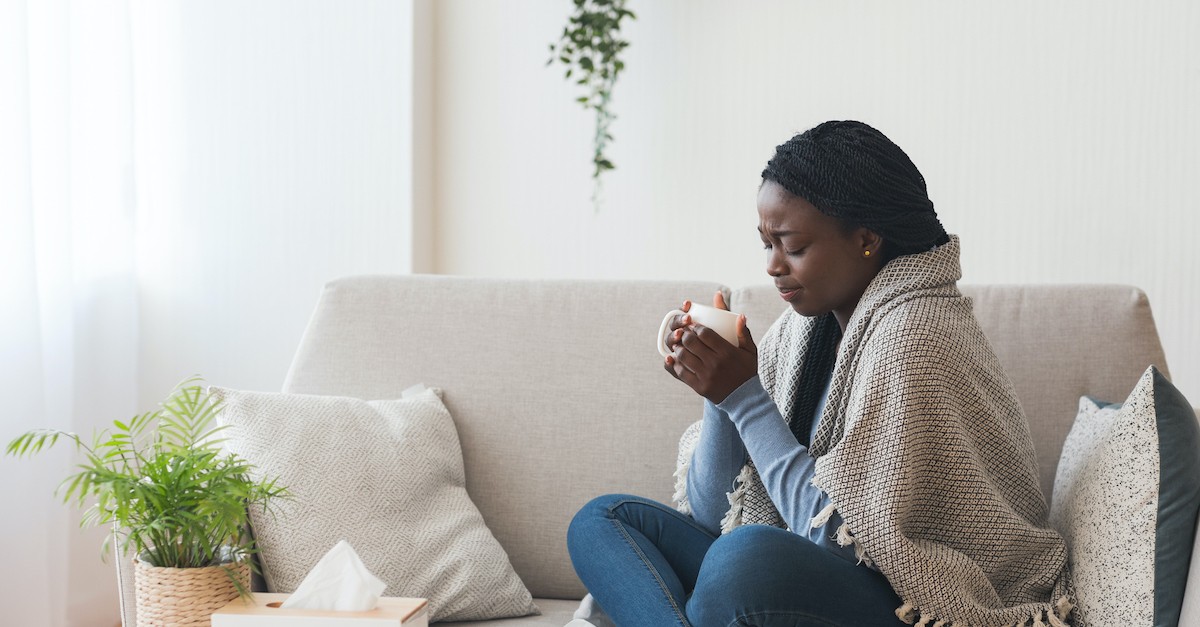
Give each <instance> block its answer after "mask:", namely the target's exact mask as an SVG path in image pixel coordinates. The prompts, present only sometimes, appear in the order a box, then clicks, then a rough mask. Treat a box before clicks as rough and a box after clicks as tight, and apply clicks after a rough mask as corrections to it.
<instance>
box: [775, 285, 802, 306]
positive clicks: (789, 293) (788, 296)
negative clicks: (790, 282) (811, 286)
mask: <svg viewBox="0 0 1200 627" xmlns="http://www.w3.org/2000/svg"><path fill="white" fill-rule="evenodd" d="M799 293H800V288H798V287H797V288H796V289H792V290H785V289H782V288H780V290H779V296H780V298H783V300H786V301H788V302H789V303H790V302H792V299H794V298H796V295H798V294H799Z"/></svg>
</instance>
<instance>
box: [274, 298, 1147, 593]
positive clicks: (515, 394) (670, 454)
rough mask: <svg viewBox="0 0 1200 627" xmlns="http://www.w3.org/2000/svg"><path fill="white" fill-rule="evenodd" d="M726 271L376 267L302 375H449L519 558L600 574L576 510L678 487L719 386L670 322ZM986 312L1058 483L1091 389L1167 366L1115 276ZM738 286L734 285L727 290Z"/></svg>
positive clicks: (1117, 393)
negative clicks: (673, 367) (675, 275)
mask: <svg viewBox="0 0 1200 627" xmlns="http://www.w3.org/2000/svg"><path fill="white" fill-rule="evenodd" d="M718 289H722V290H723V289H724V288H722V287H721V286H720V285H718V284H715V283H703V282H683V281H672V282H650V281H522V280H495V279H473V278H461V277H442V276H437V277H434V276H420V275H417V276H366V277H352V278H347V279H341V280H337V281H333V282H331V283H329V284H328V285H327V286H326V287H325V290H324V293H323V294H322V296H321V300H320V303H319V304H318V306H317V309H316V311H315V312H314V314H313V317H312V320H311V322H310V324H309V327H308V330H307V331H306V333H305V336H304V339H303V340H302V342H301V344H300V348H299V350H298V352H297V354H296V358H295V360H294V362H293V364H292V368H291V371H290V373H289V375H288V379H287V382H286V384H285V386H284V391H285V392H294V393H306V394H337V395H346V396H354V397H359V398H363V399H368V400H371V399H383V398H395V397H398V396H399V395H400V393H401V392H402V391H403V390H405V389H406V388H408V387H409V386H411V385H413V384H415V383H418V382H419V383H425V384H427V385H430V386H434V387H439V388H441V389H442V390H443V398H444V400H445V403H446V406H447V408H448V409H449V410H450V412H451V414H452V415H453V416H454V420H455V424H456V425H457V427H458V432H459V437H460V439H461V441H462V448H463V457H464V463H465V466H466V472H467V490H468V492H469V493H470V495H471V498H472V499H473V500H474V502H475V503H476V505H478V507H479V509H480V511H481V512H482V514H483V516H484V518H485V520H486V521H487V523H488V525H489V527H490V528H491V530H492V532H493V533H494V534H495V535H496V538H497V539H498V540H499V541H500V543H501V544H502V545H503V546H504V548H505V550H506V551H507V552H508V554H509V557H510V558H511V560H512V563H513V566H514V568H515V569H516V571H517V573H518V574H519V575H520V576H521V578H522V579H523V580H524V581H525V583H526V585H527V586H528V587H529V589H530V591H531V592H532V593H533V594H534V596H537V597H544V598H579V597H581V596H582V595H583V593H584V590H583V587H582V585H581V584H580V583H579V580H578V579H577V578H576V576H575V574H574V571H573V569H572V567H571V562H570V558H569V557H568V555H567V550H566V528H567V525H568V524H569V522H570V520H571V517H572V516H573V515H574V514H575V512H576V511H577V510H578V509H579V507H580V506H582V505H583V504H584V503H586V502H587V501H588V500H589V499H591V498H592V497H594V496H597V495H600V494H606V493H612V492H624V493H633V494H638V495H642V496H646V497H649V498H653V499H657V500H660V501H663V502H669V500H670V498H671V493H672V491H673V479H672V473H673V472H674V469H675V468H674V466H675V458H676V444H677V441H678V438H679V435H680V434H681V433H682V432H683V430H684V429H685V428H686V427H687V425H688V424H690V423H692V422H694V421H695V420H698V419H699V417H700V413H701V407H702V405H701V401H700V400H699V398H698V397H697V396H696V395H695V394H693V393H692V392H691V391H690V390H689V389H688V388H686V386H684V385H682V384H680V383H678V382H676V381H675V380H674V379H672V378H671V377H670V376H669V375H668V374H667V373H665V372H664V371H663V369H662V361H661V358H660V357H659V355H658V353H657V352H656V350H655V349H654V346H653V336H654V334H655V332H656V331H657V330H658V326H659V322H660V321H661V320H662V316H663V315H664V314H665V313H666V312H667V311H668V310H670V309H673V308H675V307H678V306H679V305H680V304H681V303H682V302H683V300H684V299H693V300H695V301H697V302H702V303H708V302H709V300H710V299H711V297H712V294H713V292H714V291H716V290H718ZM964 292H966V293H967V294H968V295H970V296H971V297H973V298H974V299H975V304H976V315H977V317H978V318H979V319H980V322H981V323H982V325H983V329H984V332H985V333H986V334H987V335H988V337H989V338H990V339H991V340H992V342H993V344H995V345H996V349H997V353H998V354H999V356H1000V360H1001V362H1002V363H1003V365H1004V366H1005V368H1006V369H1007V370H1008V371H1009V373H1010V375H1011V376H1012V378H1013V382H1014V385H1015V386H1016V389H1017V393H1018V395H1019V396H1020V398H1021V401H1022V404H1023V405H1024V408H1025V410H1026V412H1027V414H1028V415H1029V417H1030V420H1031V423H1032V430H1033V434H1034V439H1035V441H1036V442H1035V443H1036V445H1037V448H1038V454H1039V460H1040V462H1041V471H1042V485H1043V489H1044V490H1045V491H1046V492H1047V494H1048V493H1049V487H1050V485H1052V483H1053V478H1054V469H1055V467H1056V465H1057V461H1058V453H1059V451H1060V449H1061V447H1062V441H1063V439H1064V437H1065V435H1066V432H1067V430H1068V429H1069V428H1070V424H1071V421H1072V419H1073V418H1074V415H1075V409H1076V406H1077V403H1078V398H1079V396H1080V395H1082V394H1090V395H1093V396H1099V397H1103V398H1107V399H1111V400H1117V401H1119V400H1123V399H1124V398H1125V395H1127V394H1128V393H1129V391H1130V390H1131V389H1132V387H1133V385H1134V383H1135V382H1136V381H1137V378H1138V375H1140V374H1141V372H1142V371H1143V370H1145V368H1146V367H1147V366H1148V365H1149V364H1151V363H1153V364H1157V365H1159V367H1160V369H1165V364H1164V363H1163V358H1162V348H1161V346H1160V345H1159V341H1158V336H1157V333H1156V331H1155V329H1154V322H1153V319H1152V317H1151V315H1150V310H1149V305H1148V304H1147V302H1146V298H1145V296H1144V295H1143V294H1142V293H1141V292H1139V291H1138V290H1136V289H1134V288H1128V287H1115V286H975V287H967V288H964ZM727 294H728V292H727ZM729 296H730V298H731V304H732V305H733V308H734V310H736V311H741V312H744V313H746V315H747V318H748V320H749V322H750V329H751V332H752V333H754V334H755V337H761V335H762V333H763V332H764V331H765V330H766V329H767V327H769V326H770V324H771V323H772V322H773V321H774V320H775V318H777V317H778V315H779V314H780V313H781V312H782V311H783V309H784V307H785V306H786V304H785V303H783V302H782V301H781V300H780V299H779V296H778V294H777V293H776V291H775V290H774V289H773V288H772V287H770V286H758V287H750V288H745V289H739V290H735V291H733V293H732V294H729Z"/></svg>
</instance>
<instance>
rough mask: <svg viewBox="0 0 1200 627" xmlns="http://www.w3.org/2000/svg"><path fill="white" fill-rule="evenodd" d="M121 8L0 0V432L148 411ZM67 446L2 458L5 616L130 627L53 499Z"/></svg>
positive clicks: (126, 39)
mask: <svg viewBox="0 0 1200 627" xmlns="http://www.w3.org/2000/svg"><path fill="white" fill-rule="evenodd" d="M130 48H131V46H130V34H129V12H128V5H127V3H126V2H124V1H120V0H118V1H113V2H101V3H96V2H84V1H77V2H71V1H70V0H0V278H2V281H3V283H2V285H0V381H3V385H4V389H5V392H6V393H5V394H4V402H5V408H4V411H2V412H0V440H3V443H4V444H7V442H8V441H10V440H11V439H12V438H13V437H15V436H16V435H18V434H19V433H22V432H24V431H26V430H28V429H32V428H38V427H57V428H65V429H70V430H72V431H76V432H78V433H81V434H84V435H90V434H91V433H92V431H93V430H94V429H96V428H98V427H103V426H105V425H107V424H109V423H111V421H112V419H114V418H126V417H128V416H130V415H132V414H134V413H135V412H136V410H137V407H136V406H135V405H136V398H137V395H136V393H137V318H138V293H137V282H136V271H135V266H134V260H135V259H136V255H135V252H136V251H135V250H134V243H135V240H134V227H135V218H136V213H135V207H134V201H133V198H134V194H133V191H132V190H133V174H132V173H133V172H134V167H133V165H134V161H133V150H132V146H133V141H132V137H133V132H134V128H133V124H132V120H133V115H132V104H131V103H132V95H131V94H132V80H131V74H130V68H131V66H132V63H131V58H130ZM60 449H61V450H58V451H53V452H52V453H51V454H43V455H40V456H39V457H37V458H34V459H24V460H16V459H13V458H9V457H7V456H5V457H2V458H0V503H3V504H4V505H3V511H4V515H3V516H0V541H2V542H3V555H5V557H6V558H8V564H7V566H8V567H7V568H5V569H2V570H0V607H3V608H4V614H3V619H0V622H4V623H5V624H14V625H49V626H55V627H57V626H61V625H69V626H76V625H78V626H85V625H86V626H90V625H103V626H105V627H108V626H111V625H115V624H117V623H118V622H119V615H118V612H117V603H118V601H117V593H116V578H115V576H114V574H113V568H112V565H111V561H112V558H111V557H109V558H107V559H108V562H109V563H104V562H102V561H101V557H102V556H101V551H100V548H101V543H102V542H103V539H104V532H103V531H102V530H88V531H81V530H80V529H79V527H78V521H79V512H78V511H77V510H75V509H74V508H70V507H67V506H65V505H63V504H62V503H61V502H60V501H59V499H57V498H55V497H54V496H53V495H52V493H53V491H54V489H55V487H56V486H57V485H58V482H59V481H60V480H61V479H62V478H64V477H65V476H66V474H67V473H68V472H69V471H70V468H71V466H72V464H73V456H72V455H71V454H69V453H68V449H67V447H65V446H62V444H60Z"/></svg>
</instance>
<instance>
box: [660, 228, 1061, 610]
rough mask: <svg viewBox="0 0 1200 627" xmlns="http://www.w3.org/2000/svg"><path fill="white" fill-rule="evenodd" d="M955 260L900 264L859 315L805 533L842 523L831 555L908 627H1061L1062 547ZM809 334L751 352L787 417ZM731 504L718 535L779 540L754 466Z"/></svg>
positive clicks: (849, 337)
mask: <svg viewBox="0 0 1200 627" xmlns="http://www.w3.org/2000/svg"><path fill="white" fill-rule="evenodd" d="M958 259H959V242H958V238H957V237H953V236H952V237H951V241H950V242H949V243H947V244H945V245H943V246H940V247H938V248H935V249H933V250H931V251H929V252H926V253H921V254H916V255H907V256H903V257H899V258H897V259H895V260H893V261H892V262H890V263H888V265H887V266H885V267H884V268H883V270H881V271H880V273H879V274H878V275H877V276H876V277H875V279H874V281H873V282H872V283H871V284H870V286H868V288H867V290H866V292H865V293H864V294H863V296H862V299H861V300H860V301H859V304H858V306H857V308H856V309H855V312H854V314H853V316H852V317H851V319H850V321H849V323H848V324H847V327H846V330H845V333H844V335H843V338H842V342H841V345H840V346H839V348H838V355H837V363H836V365H835V366H834V371H833V380H832V384H831V386H830V391H829V397H828V400H827V402H826V405H825V409H824V412H823V413H822V415H821V420H820V425H819V426H818V430H817V433H816V434H815V435H814V437H813V441H812V445H811V447H810V449H809V450H810V453H811V454H812V455H813V457H814V458H816V476H815V478H814V480H813V485H815V486H816V487H817V488H819V489H821V490H822V491H824V492H825V493H826V494H828V496H829V498H830V501H831V503H832V505H831V506H830V507H828V508H826V510H825V511H823V512H821V514H820V515H818V516H817V517H816V518H814V519H813V521H812V524H813V526H814V527H816V526H820V525H824V524H826V523H827V522H828V519H829V516H830V515H831V514H832V511H833V509H834V508H836V510H837V512H838V513H840V514H841V516H842V518H843V520H844V521H845V524H844V525H842V527H841V528H840V529H839V530H838V534H837V541H838V542H839V544H841V545H842V546H847V545H850V544H853V545H854V548H855V551H856V553H857V555H858V556H859V559H860V560H869V561H870V562H871V563H873V564H874V565H875V566H876V568H878V569H879V571H880V572H881V573H883V575H884V576H886V577H887V579H888V581H889V583H890V584H891V585H892V588H893V589H894V590H895V591H896V593H897V594H898V595H899V596H900V598H901V599H902V600H903V602H904V605H903V606H901V607H900V608H899V609H897V611H896V614H897V616H898V617H900V619H901V620H903V621H905V622H906V623H908V624H913V623H916V624H917V625H918V626H920V627H942V626H947V627H1008V626H1010V625H1013V626H1023V625H1030V624H1032V625H1033V626H1034V627H1040V626H1043V625H1045V624H1046V623H1049V625H1051V626H1053V627H1063V626H1064V625H1066V624H1067V623H1066V622H1065V620H1066V619H1067V617H1068V615H1069V614H1070V611H1071V607H1072V604H1071V601H1070V600H1069V599H1070V597H1071V596H1072V595H1073V592H1072V590H1071V586H1070V581H1069V577H1070V574H1069V572H1068V569H1067V551H1066V546H1065V543H1064V542H1063V539H1062V537H1061V536H1060V535H1059V534H1058V533H1057V532H1055V531H1054V530H1053V529H1051V528H1050V527H1049V526H1048V523H1047V511H1046V505H1045V502H1044V500H1043V498H1042V495H1041V492H1040V490H1039V489H1038V476H1037V465H1036V461H1035V457H1034V449H1033V444H1032V441H1031V439H1030V435H1029V426H1028V423H1027V422H1026V419H1025V416H1024V414H1023V413H1022V411H1021V407H1020V405H1019V403H1018V401H1017V397H1016V394H1015V392H1014V390H1013V388H1012V385H1011V383H1010V382H1009V380H1008V377H1007V375H1005V373H1004V371H1003V370H1002V369H1001V367H1000V364H999V362H998V360H997V358H996V356H995V353H994V352H993V350H992V348H991V345H990V344H989V343H988V341H987V339H986V338H985V337H984V335H983V332H982V331H981V330H980V328H979V324H978V322H977V320H976V319H975V316H974V313H973V312H972V306H971V302H970V300H969V299H967V298H965V297H963V296H962V294H961V293H960V292H959V291H958V288H957V287H956V281H957V280H958V279H959V278H960V277H961V270H960V269H959V261H958ZM813 321H814V319H812V318H806V317H804V316H801V315H799V314H796V313H795V312H793V311H790V310H789V311H787V312H785V313H784V314H783V316H781V317H780V318H779V319H778V320H777V321H776V322H775V324H774V325H773V326H772V327H771V329H770V330H769V331H768V332H767V334H766V335H765V336H764V337H763V338H762V340H761V342H760V344H759V376H760V378H761V380H762V384H763V387H764V388H765V389H766V390H767V392H768V393H769V394H770V395H771V397H772V398H773V399H774V400H775V403H776V404H777V405H778V406H779V409H780V413H781V414H782V415H783V416H785V417H787V416H790V415H791V410H792V402H793V399H794V398H795V397H796V388H797V385H798V380H799V378H800V372H801V369H802V366H803V364H804V358H805V351H806V350H807V347H808V339H809V337H810V334H811V332H812V329H813V326H814V325H813ZM695 435H696V434H695V433H694V432H693V433H691V434H689V438H694V437H695ZM688 457H689V458H690V455H689V456H688ZM681 458H682V456H681ZM681 461H683V460H682V459H681ZM685 465H686V464H685ZM683 471H684V472H686V470H685V469H683ZM680 485H681V490H680V491H681V492H686V488H685V487H682V484H680ZM678 496H679V494H677V497H678ZM729 499H730V504H731V507H730V512H729V514H728V515H727V516H726V520H725V521H724V523H723V530H725V531H727V530H729V529H732V528H734V527H736V526H738V525H740V524H772V525H776V526H783V523H782V521H781V520H780V517H779V514H778V513H777V512H776V511H775V508H774V506H773V505H772V504H771V501H770V498H769V497H768V496H767V494H766V490H765V489H764V488H763V485H762V482H761V480H759V478H758V475H757V473H756V472H755V470H754V468H753V466H752V465H748V466H747V467H746V468H745V469H744V470H743V472H742V474H741V476H740V477H739V485H738V487H737V489H736V490H735V491H734V492H733V493H731V494H730V495H729ZM680 500H681V505H682V507H683V508H685V509H686V507H687V504H686V499H680ZM1043 621H1045V622H1043ZM1077 625H1078V624H1077Z"/></svg>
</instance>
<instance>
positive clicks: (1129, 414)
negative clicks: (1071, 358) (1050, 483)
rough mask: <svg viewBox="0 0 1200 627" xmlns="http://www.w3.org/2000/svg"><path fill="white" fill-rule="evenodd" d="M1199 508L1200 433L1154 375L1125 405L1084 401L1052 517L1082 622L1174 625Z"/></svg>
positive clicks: (1172, 391)
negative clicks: (1062, 543)
mask: <svg viewBox="0 0 1200 627" xmlns="http://www.w3.org/2000/svg"><path fill="white" fill-rule="evenodd" d="M1197 508H1200V426H1198V425H1197V424H1196V417H1195V415H1194V414H1193V413H1192V406H1191V404H1190V403H1188V402H1187V399H1185V398H1184V397H1183V395H1182V394H1180V393H1179V390H1178V389H1176V388H1175V386H1173V385H1171V382H1170V381H1168V380H1167V378H1166V377H1164V376H1163V375H1162V373H1160V372H1159V371H1158V369H1157V368H1154V367H1153V366H1151V367H1150V368H1149V369H1147V370H1146V373H1145V374H1144V375H1142V378H1141V379H1139V380H1138V383H1137V386H1136V387H1135V388H1134V390H1133V392H1131V393H1130V394H1129V398H1127V399H1126V400H1125V402H1124V403H1119V404H1109V403H1100V402H1097V401H1095V400H1093V399H1091V398H1088V397H1086V396H1085V397H1083V398H1081V399H1080V400H1079V413H1078V414H1077V416H1076V418H1075V424H1074V426H1072V427H1071V433H1070V434H1068V435H1067V439H1066V441H1065V442H1064V443H1063V451H1062V458H1061V459H1060V460H1059V463H1058V474H1057V475H1056V477H1055V479H1054V502H1053V503H1052V504H1051V507H1050V522H1051V523H1052V524H1053V525H1054V526H1055V528H1057V529H1058V530H1059V531H1061V532H1062V534H1063V537H1064V538H1065V539H1066V540H1067V546H1068V548H1069V551H1070V562H1071V571H1072V577H1073V580H1074V583H1075V593H1076V597H1077V599H1076V600H1077V607H1076V611H1077V612H1078V619H1079V620H1080V622H1081V623H1082V624H1086V625H1089V626H1090V627H1108V626H1112V627H1118V626H1119V627H1155V626H1159V625H1175V624H1176V623H1177V622H1178V621H1179V614H1180V608H1181V606H1182V603H1183V593H1184V588H1185V584H1186V582H1187V572H1188V562H1189V559H1190V557H1191V555H1192V540H1193V537H1194V533H1195V529H1196V517H1197Z"/></svg>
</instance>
